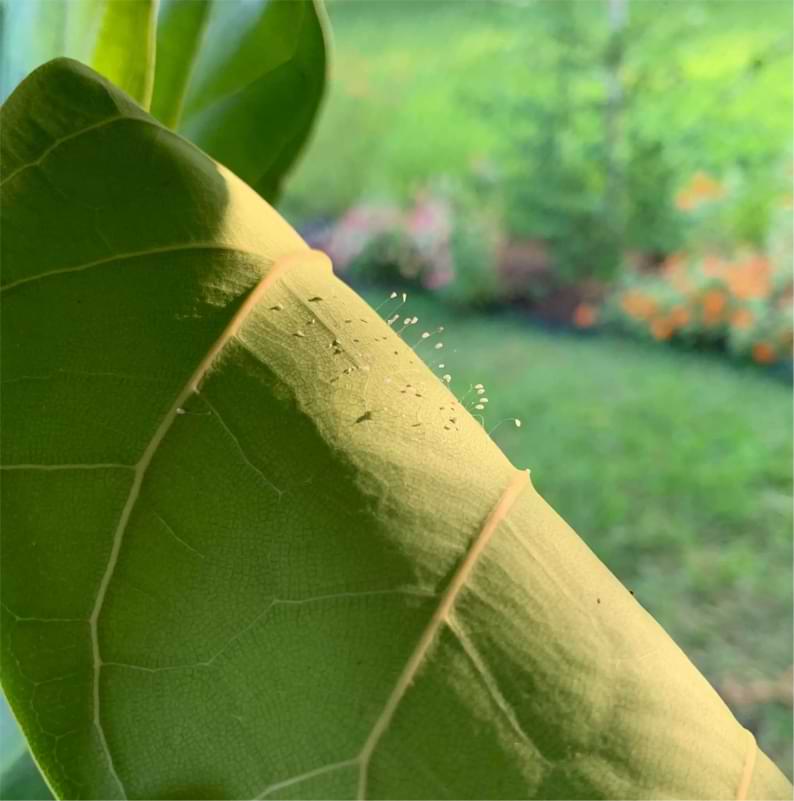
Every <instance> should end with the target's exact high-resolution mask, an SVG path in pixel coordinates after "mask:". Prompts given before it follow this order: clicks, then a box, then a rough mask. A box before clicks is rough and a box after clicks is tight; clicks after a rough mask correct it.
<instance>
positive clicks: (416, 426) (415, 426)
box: [411, 423, 422, 428]
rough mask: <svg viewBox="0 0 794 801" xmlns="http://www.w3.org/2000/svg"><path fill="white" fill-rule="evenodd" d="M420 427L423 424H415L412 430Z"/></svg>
mask: <svg viewBox="0 0 794 801" xmlns="http://www.w3.org/2000/svg"><path fill="white" fill-rule="evenodd" d="M420 425H422V424H421V423H414V424H413V425H412V426H411V428H419V426H420Z"/></svg>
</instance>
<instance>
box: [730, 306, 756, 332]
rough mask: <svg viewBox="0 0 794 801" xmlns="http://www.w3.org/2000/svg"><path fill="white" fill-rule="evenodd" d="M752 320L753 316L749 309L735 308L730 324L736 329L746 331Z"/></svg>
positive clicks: (750, 326)
mask: <svg viewBox="0 0 794 801" xmlns="http://www.w3.org/2000/svg"><path fill="white" fill-rule="evenodd" d="M754 322H755V317H754V316H753V313H752V312H751V311H750V310H749V309H737V310H736V311H735V312H734V313H733V316H732V317H731V326H733V328H735V329H736V330H737V331H747V330H748V329H749V328H752V327H753V323H754Z"/></svg>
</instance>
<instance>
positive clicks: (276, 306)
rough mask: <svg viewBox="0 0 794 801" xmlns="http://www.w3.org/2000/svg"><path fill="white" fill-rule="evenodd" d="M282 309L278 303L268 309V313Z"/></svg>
mask: <svg viewBox="0 0 794 801" xmlns="http://www.w3.org/2000/svg"><path fill="white" fill-rule="evenodd" d="M283 308H284V307H283V306H282V305H281V304H280V303H277V304H276V305H275V306H271V307H270V311H281V310H282V309H283Z"/></svg>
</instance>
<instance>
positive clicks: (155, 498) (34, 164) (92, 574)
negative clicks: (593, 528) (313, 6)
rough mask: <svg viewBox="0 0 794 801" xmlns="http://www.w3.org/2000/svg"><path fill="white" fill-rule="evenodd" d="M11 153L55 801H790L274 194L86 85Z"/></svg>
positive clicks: (13, 328) (10, 207) (654, 630)
mask: <svg viewBox="0 0 794 801" xmlns="http://www.w3.org/2000/svg"><path fill="white" fill-rule="evenodd" d="M2 117H3V119H2V124H3V131H4V136H3V139H2V148H3V149H2V167H3V172H2V191H3V206H4V214H3V231H2V234H3V236H2V242H1V244H2V267H3V274H2V282H1V283H2V290H0V291H1V292H2V333H3V336H2V364H3V414H2V419H1V422H2V426H3V432H2V434H3V462H4V463H3V468H2V470H3V472H2V502H3V515H4V519H3V523H4V526H3V540H2V547H3V560H2V567H1V568H0V570H2V574H1V575H0V579H2V582H1V583H0V591H1V592H2V616H3V617H2V624H3V626H2V633H3V637H2V683H3V688H4V690H5V692H6V694H7V696H8V698H9V700H10V703H11V706H12V708H13V711H14V713H15V715H16V717H17V718H18V720H19V721H20V723H21V725H22V727H23V729H24V731H25V733H26V736H27V737H28V739H29V742H30V745H31V748H32V751H33V754H34V756H35V758H36V760H37V761H38V763H39V765H40V766H41V768H42V770H43V772H44V774H45V776H46V778H47V780H48V782H49V784H50V785H51V787H52V788H53V789H54V791H55V792H56V794H57V795H58V796H60V797H64V798H123V797H128V798H264V797H267V798H276V797H279V798H314V797H316V798H356V797H358V798H365V797H366V798H736V797H746V798H789V797H791V786H790V784H789V783H788V781H787V780H786V779H785V778H784V777H783V775H782V774H781V773H780V771H779V770H778V769H777V768H776V767H775V766H774V765H773V764H772V762H771V761H770V760H769V759H768V758H767V757H766V756H765V755H764V754H763V753H761V752H759V751H758V750H757V748H756V746H755V743H754V741H753V739H752V736H751V735H750V734H749V733H748V732H747V731H745V730H744V729H742V728H741V726H739V724H738V723H737V722H736V720H735V719H734V718H733V716H732V715H731V713H730V712H729V710H728V709H727V707H726V706H725V705H724V704H723V702H722V701H721V700H720V698H719V697H718V696H717V694H716V693H715V692H714V690H713V689H712V688H711V687H710V685H709V684H708V683H707V682H706V681H705V679H703V677H702V676H701V675H700V674H699V673H698V672H697V670H696V669H695V668H694V667H693V666H692V664H691V663H690V662H689V661H688V660H687V658H686V657H685V655H684V654H683V653H682V652H681V651H680V650H679V649H678V647H677V646H676V645H675V644H674V643H673V642H672V641H671V640H670V638H669V637H668V636H667V634H666V633H665V632H664V631H663V630H662V629H661V628H660V627H659V626H658V624H657V623H656V622H655V621H654V620H653V619H652V618H651V617H650V616H649V615H648V614H647V613H646V612H645V611H644V610H643V609H642V607H641V606H640V605H639V604H638V603H637V602H636V601H635V600H634V599H633V598H632V597H631V595H630V594H629V593H628V592H627V591H626V590H625V589H624V588H623V586H622V585H621V584H620V583H619V582H618V581H617V580H616V579H615V578H614V576H613V575H612V574H611V573H610V572H609V571H608V570H607V569H606V567H604V565H603V564H601V562H599V560H598V559H597V558H596V557H595V556H594V555H593V553H592V552H591V551H590V550H589V549H588V548H587V546H586V545H585V544H584V543H583V542H582V540H580V539H579V538H578V537H577V536H576V534H575V533H574V532H573V531H571V529H570V528H568V527H567V526H566V524H565V523H564V522H563V521H562V520H561V519H560V518H559V517H558V516H557V515H556V514H555V512H554V511H553V510H552V509H551V508H550V507H549V506H548V505H547V504H546V503H545V502H544V501H543V500H542V499H541V498H540V497H539V496H538V494H537V493H536V492H535V491H534V489H533V488H532V486H531V484H530V483H529V481H528V477H527V473H526V472H523V471H517V470H516V469H515V468H513V467H512V466H511V465H510V464H509V462H508V461H507V460H506V459H505V457H504V456H503V455H502V453H501V452H500V451H499V450H498V448H497V447H496V446H495V445H494V444H493V443H492V442H491V440H490V439H489V438H488V437H487V435H486V434H485V433H484V432H483V430H482V428H481V427H480V426H479V424H478V423H477V422H476V421H475V420H474V419H472V418H471V417H470V416H469V415H468V413H466V412H465V411H463V410H462V409H461V408H460V406H459V404H458V403H457V401H456V399H455V397H454V396H453V395H452V394H450V392H449V391H448V389H447V388H446V386H445V385H444V384H442V382H440V381H439V380H438V379H437V378H436V377H435V376H434V375H433V374H432V373H431V372H430V371H429V370H428V369H427V368H426V367H425V365H424V364H423V363H422V361H421V359H420V358H419V357H418V356H417V355H416V354H415V353H414V351H413V350H412V349H411V348H410V347H408V346H407V345H406V344H404V343H403V342H402V341H401V340H400V339H399V337H397V336H396V335H395V334H394V333H393V331H392V330H391V328H390V327H389V326H388V325H386V323H385V322H384V321H383V320H382V319H381V318H380V317H379V316H378V315H377V314H376V313H374V312H373V311H372V309H370V307H369V306H367V304H366V303H364V302H363V301H362V300H361V299H360V298H359V297H358V296H357V295H356V294H355V293H354V292H353V291H352V290H350V289H349V288H347V287H346V286H344V285H343V284H342V283H341V282H339V281H338V280H337V279H336V278H335V277H334V275H333V273H332V271H331V269H330V264H329V262H328V260H327V259H326V258H325V257H324V256H323V255H322V254H319V253H317V252H314V251H311V250H310V249H309V248H308V247H307V246H306V245H305V244H304V243H303V241H302V240H301V239H300V238H299V237H298V235H297V234H296V233H295V232H294V231H293V230H292V229H291V228H290V227H289V226H288V225H287V223H285V222H284V221H283V220H282V219H281V218H280V217H279V215H278V214H277V213H276V212H274V211H273V209H272V208H271V207H270V206H268V205H267V204H266V203H265V202H264V201H262V200H261V198H259V197H258V196H257V195H256V194H255V193H254V192H253V191H252V190H251V189H249V188H248V187H247V186H246V185H245V184H243V183H242V182H241V181H240V180H239V179H237V178H236V177H235V176H234V175H233V174H231V173H230V172H229V171H228V170H226V169H225V168H223V167H221V166H220V165H218V164H216V163H215V162H213V161H212V160H211V159H209V158H208V157H207V156H205V155H204V154H203V153H202V152H201V151H199V150H198V149H196V148H195V147H194V146H192V145H191V144H190V143H188V142H187V141H186V140H184V139H182V138H180V137H179V136H178V135H176V134H174V133H172V132H170V131H169V130H167V129H166V128H164V127H162V126H160V125H159V124H158V123H156V122H155V121H154V120H153V119H152V118H151V117H149V116H148V115H147V114H145V113H144V112H143V111H141V110H140V109H139V108H138V107H137V106H136V105H135V104H134V103H132V102H131V101H130V100H129V98H127V97H126V96H125V95H124V94H123V93H121V92H120V91H119V90H117V89H115V88H114V87H113V86H111V85H109V84H108V83H107V82H105V81H104V80H103V79H101V78H100V77H99V76H98V75H96V74H95V73H93V72H92V71H91V70H89V69H87V68H85V67H83V66H82V65H80V64H78V63H76V62H72V61H68V60H57V61H54V62H50V63H49V64H48V65H45V66H44V67H42V68H41V69H39V70H37V71H36V72H35V73H33V75H31V76H30V77H29V78H28V79H27V80H26V81H25V82H24V83H23V84H22V85H21V86H20V87H19V88H18V90H17V91H16V92H15V93H14V95H13V96H12V97H11V98H10V99H9V101H8V103H7V104H6V106H5V107H4V109H3V111H2ZM571 458H575V454H572V455H571Z"/></svg>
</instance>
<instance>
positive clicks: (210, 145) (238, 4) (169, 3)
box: [153, 0, 327, 201]
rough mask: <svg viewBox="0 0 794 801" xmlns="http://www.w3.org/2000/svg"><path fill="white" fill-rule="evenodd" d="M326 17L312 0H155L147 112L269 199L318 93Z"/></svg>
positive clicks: (304, 134)
mask: <svg viewBox="0 0 794 801" xmlns="http://www.w3.org/2000/svg"><path fill="white" fill-rule="evenodd" d="M326 27H327V23H326V20H325V11H324V9H323V6H322V2H321V0H290V2H277V1H276V0H253V2H251V0H246V1H245V2H244V1H243V0H164V3H163V5H162V7H161V10H160V20H159V24H158V34H157V52H158V55H157V76H156V83H155V95H154V102H153V113H154V115H155V116H156V117H158V118H159V119H161V120H162V121H163V122H165V123H166V124H167V125H170V126H172V127H174V128H176V129H177V130H178V131H180V132H181V133H184V134H186V135H187V136H189V137H190V138H191V140H192V141H194V142H196V143H197V144H198V145H200V146H201V147H202V148H204V149H205V150H206V151H207V152H208V153H210V154H211V155H212V156H213V158H215V159H217V160H218V161H221V162H223V163H224V164H226V165H227V166H228V167H229V168H231V169H232V170H234V171H235V173H237V174H238V175H240V176H241V177H242V178H243V179H245V180H246V181H247V182H248V183H249V184H250V185H251V186H253V187H254V189H256V190H257V191H258V192H259V193H260V194H261V195H262V196H263V197H264V198H266V199H267V200H270V201H272V200H274V199H275V198H276V197H277V196H278V193H279V189H280V186H281V181H282V179H283V177H284V174H285V173H286V172H287V171H288V170H289V169H290V168H291V166H292V165H293V163H294V161H295V159H296V158H297V156H298V153H299V152H300V150H301V149H302V147H303V146H304V145H305V143H306V140H307V138H308V136H309V134H310V132H311V129H312V125H313V122H314V119H315V117H316V115H317V110H318V108H319V105H320V101H321V99H322V96H323V92H324V89H325V82H326V49H327V45H326V39H327V33H326Z"/></svg>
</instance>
